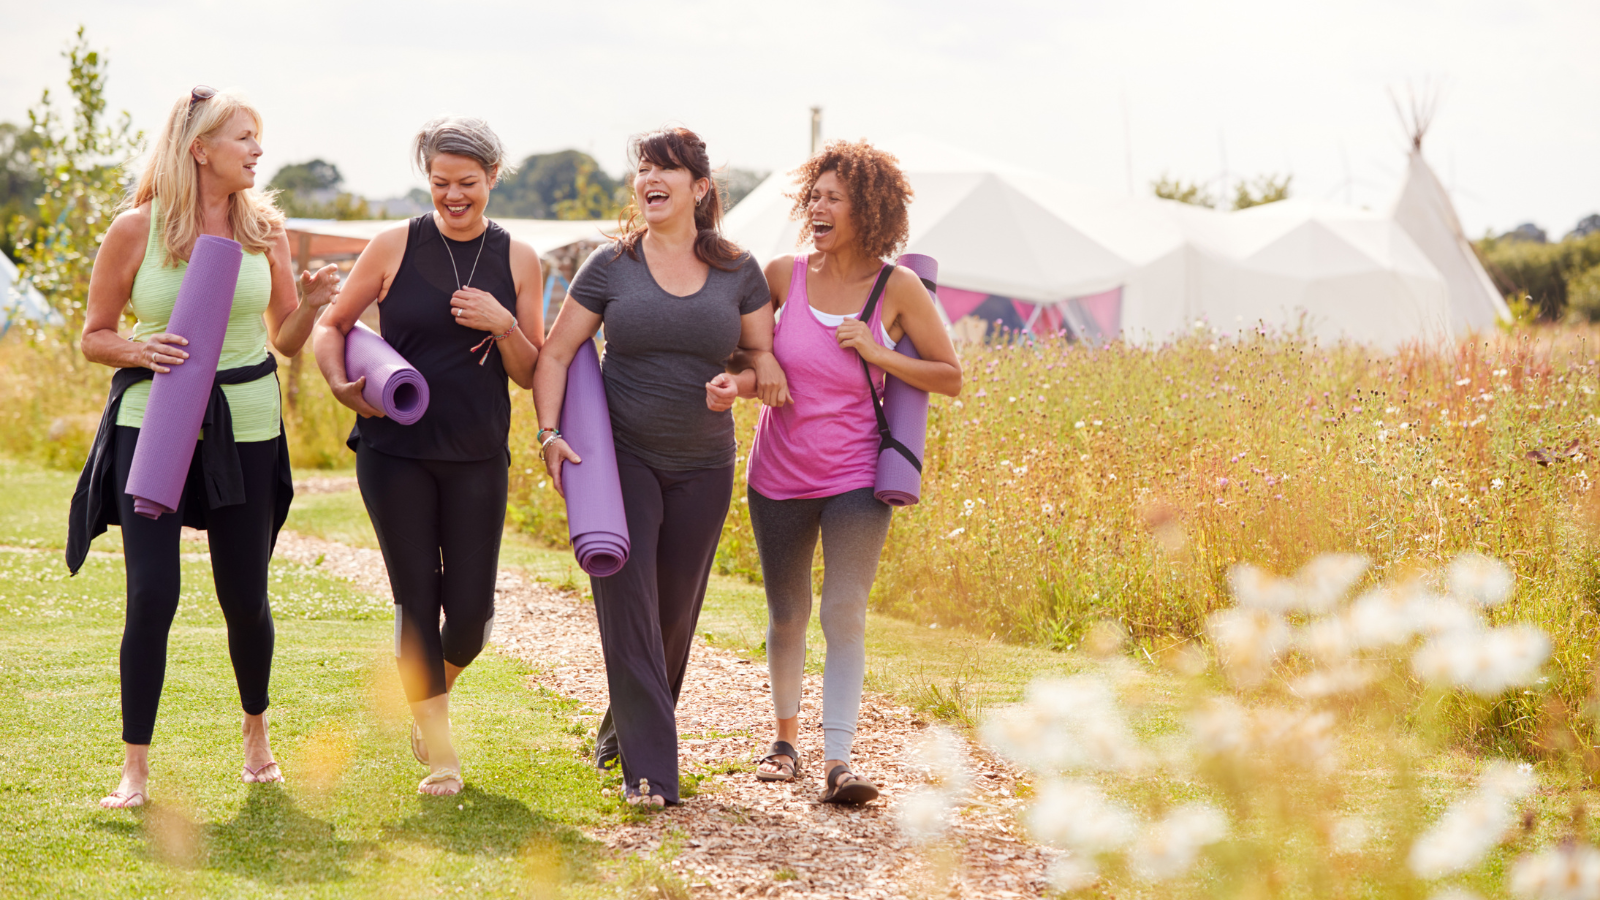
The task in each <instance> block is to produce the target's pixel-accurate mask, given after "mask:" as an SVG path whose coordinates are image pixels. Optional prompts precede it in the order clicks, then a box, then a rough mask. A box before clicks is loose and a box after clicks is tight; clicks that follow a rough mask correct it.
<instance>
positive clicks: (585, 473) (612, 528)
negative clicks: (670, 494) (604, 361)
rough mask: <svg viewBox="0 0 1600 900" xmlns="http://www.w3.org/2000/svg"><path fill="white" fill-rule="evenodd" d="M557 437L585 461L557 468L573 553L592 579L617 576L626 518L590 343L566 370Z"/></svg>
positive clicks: (623, 556)
mask: <svg viewBox="0 0 1600 900" xmlns="http://www.w3.org/2000/svg"><path fill="white" fill-rule="evenodd" d="M561 436H562V437H563V438H564V439H566V442H567V444H568V445H569V446H571V447H572V449H573V451H574V452H576V453H577V454H578V457H579V458H580V459H582V460H583V462H582V463H579V464H578V465H573V464H572V463H570V462H568V463H562V469H561V486H562V489H563V490H564V491H565V492H566V495H567V533H568V535H570V536H571V538H572V553H573V555H574V556H576V557H577V558H578V565H579V566H582V567H583V570H584V571H585V572H588V573H589V574H590V575H593V576H595V577H597V578H604V577H606V576H607V575H615V574H617V571H618V570H619V569H621V568H622V564H623V563H625V562H627V561H628V549H629V543H628V516H627V513H626V512H625V511H624V509H623V507H622V483H621V481H620V480H619V479H618V477H617V445H616V443H615V442H614V441H613V439H612V437H611V410H610V409H609V408H608V407H607V406H606V385H605V382H604V381H602V380H601V377H600V356H599V354H598V353H596V352H595V349H594V341H592V340H591V341H584V342H583V346H581V347H579V348H578V353H577V355H575V356H573V357H572V365H570V366H568V367H567V397H566V399H565V400H564V401H563V402H562V404H561Z"/></svg>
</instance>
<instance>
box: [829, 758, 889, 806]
mask: <svg viewBox="0 0 1600 900" xmlns="http://www.w3.org/2000/svg"><path fill="white" fill-rule="evenodd" d="M847 775H848V776H849V777H850V780H849V781H844V782H842V783H841V779H843V778H844V777H845V776H847ZM876 799H878V786H877V785H875V784H873V783H872V782H870V781H868V780H866V779H865V778H862V777H861V776H859V775H857V774H856V773H854V772H852V771H850V767H849V766H845V765H838V766H834V767H833V768H832V769H830V770H829V771H828V789H827V790H826V791H824V792H823V794H822V802H823V803H837V804H840V805H842V806H860V805H862V804H864V803H870V802H871V801H873V800H876Z"/></svg>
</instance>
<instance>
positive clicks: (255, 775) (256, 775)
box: [239, 762, 283, 784]
mask: <svg viewBox="0 0 1600 900" xmlns="http://www.w3.org/2000/svg"><path fill="white" fill-rule="evenodd" d="M268 769H278V764H277V763H276V762H268V763H262V764H261V765H259V766H256V767H255V768H254V769H252V768H250V767H249V766H245V767H244V771H243V772H240V773H239V780H240V781H242V782H244V783H245V784H276V783H278V782H280V781H282V780H283V770H282V769H278V771H277V772H275V773H273V774H271V775H262V774H261V773H262V772H265V771H267V770H268Z"/></svg>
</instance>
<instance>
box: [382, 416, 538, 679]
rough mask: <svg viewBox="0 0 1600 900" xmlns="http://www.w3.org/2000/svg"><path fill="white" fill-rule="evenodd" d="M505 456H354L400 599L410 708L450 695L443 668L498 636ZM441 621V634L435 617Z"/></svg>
mask: <svg viewBox="0 0 1600 900" xmlns="http://www.w3.org/2000/svg"><path fill="white" fill-rule="evenodd" d="M506 466H507V461H506V457H504V456H495V457H492V458H490V459H485V460H478V461H473V462H454V461H449V460H437V459H408V458H406V457H402V456H390V455H388V454H386V453H382V452H379V451H377V450H374V449H372V448H371V447H369V446H367V445H366V444H365V443H362V444H360V445H359V448H358V449H357V450H356V480H357V481H358V482H359V483H360V485H361V499H362V500H363V501H365V502H366V504H367V515H369V516H371V517H372V528H373V530H374V531H376V532H377V533H378V546H379V547H380V548H382V550H383V564H384V566H385V567H386V568H387V569H388V570H389V586H390V587H391V588H392V589H393V591H394V655H395V658H396V660H397V661H398V662H399V665H400V683H401V685H402V686H404V687H405V691H406V699H407V700H409V701H411V702H412V703H416V702H419V701H422V700H427V699H428V698H430V697H437V696H439V695H440V694H443V693H444V692H445V678H444V664H445V663H447V662H448V663H449V664H451V665H452V666H456V667H457V668H466V667H467V666H468V665H469V664H471V662H472V661H473V660H474V659H477V658H478V654H479V653H481V652H482V651H483V648H484V645H486V644H488V643H489V631H490V629H491V628H493V627H494V578H495V572H496V570H497V569H498V567H499V564H500V532H501V531H502V530H503V529H504V528H505V522H506ZM440 613H443V614H444V624H443V626H441V625H440V624H439V615H440Z"/></svg>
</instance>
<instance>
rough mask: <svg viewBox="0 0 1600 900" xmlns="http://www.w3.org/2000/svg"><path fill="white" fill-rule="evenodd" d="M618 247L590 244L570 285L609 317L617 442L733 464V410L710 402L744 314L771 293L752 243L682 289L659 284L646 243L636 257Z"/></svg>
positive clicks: (681, 461)
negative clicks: (728, 263) (679, 293)
mask: <svg viewBox="0 0 1600 900" xmlns="http://www.w3.org/2000/svg"><path fill="white" fill-rule="evenodd" d="M640 243H641V244H642V243H643V242H642V241H641V242H640ZM617 249H618V248H617V245H615V244H612V245H609V246H605V247H601V248H599V249H597V250H595V251H594V252H593V253H591V254H589V258H588V259H587V260H585V261H584V263H583V266H582V267H581V268H580V269H578V274H577V275H575V276H573V278H572V287H571V289H570V290H569V291H568V292H567V295H568V296H569V297H571V298H572V299H574V300H576V301H577V302H578V303H579V304H581V305H582V306H583V308H584V309H587V310H589V311H590V312H592V313H595V314H596V315H598V316H600V318H601V319H603V320H604V323H605V336H606V352H605V358H604V359H602V360H601V362H600V371H601V373H602V374H603V375H604V376H605V382H606V402H607V403H608V404H609V405H610V407H611V430H612V431H613V432H614V433H615V436H616V441H617V449H619V450H623V451H626V452H628V453H630V454H632V455H634V456H636V457H638V458H639V459H640V460H642V461H643V462H644V463H645V464H646V465H649V466H652V467H654V468H657V469H663V470H666V471H685V470H689V469H716V468H720V467H722V466H731V465H733V461H734V454H735V452H736V450H735V444H734V437H733V413H731V412H712V411H711V410H709V409H707V408H706V382H708V381H710V380H711V379H712V378H715V377H716V376H717V374H718V373H720V372H721V371H722V363H723V360H725V359H727V358H728V355H729V354H730V353H732V352H733V351H734V350H736V349H738V347H739V331H740V325H739V319H740V317H741V316H746V315H749V314H750V313H753V312H755V311H757V310H759V309H761V307H763V306H766V305H767V303H769V302H770V301H771V296H770V294H768V292H767V280H766V278H765V276H763V275H762V273H761V266H760V265H758V264H757V263H756V261H755V258H754V257H752V256H750V255H749V254H748V253H747V254H745V255H744V257H743V258H742V259H740V260H739V263H738V266H737V268H735V269H734V270H733V271H731V272H728V271H724V270H722V269H719V268H717V267H716V266H712V267H711V272H710V274H708V275H707V276H706V283H705V285H704V286H703V287H701V288H700V290H698V291H696V292H694V293H693V294H690V295H689V296H687V297H675V296H673V295H672V294H669V293H667V292H666V291H664V290H662V289H661V286H660V285H658V284H656V280H655V278H654V276H652V275H651V274H650V268H649V266H647V265H646V264H645V260H644V247H643V246H639V247H638V248H637V250H636V251H635V252H636V253H637V254H638V255H637V257H634V256H629V255H628V253H627V252H626V251H623V252H622V253H620V254H619V253H618V252H617Z"/></svg>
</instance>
